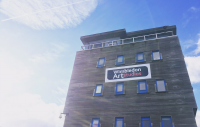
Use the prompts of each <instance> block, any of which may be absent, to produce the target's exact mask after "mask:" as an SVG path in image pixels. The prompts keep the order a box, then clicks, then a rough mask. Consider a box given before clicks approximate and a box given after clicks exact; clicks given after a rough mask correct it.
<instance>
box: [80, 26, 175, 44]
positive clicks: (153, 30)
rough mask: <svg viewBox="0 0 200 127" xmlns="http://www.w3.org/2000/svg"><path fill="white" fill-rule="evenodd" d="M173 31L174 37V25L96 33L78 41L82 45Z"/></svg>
mask: <svg viewBox="0 0 200 127" xmlns="http://www.w3.org/2000/svg"><path fill="white" fill-rule="evenodd" d="M167 31H173V34H174V35H176V25H173V26H163V27H157V28H151V29H145V30H139V31H133V32H126V30H125V29H119V30H114V31H108V32H103V33H97V34H92V35H86V36H82V37H81V38H80V39H81V41H82V43H83V44H84V45H86V44H88V43H89V42H92V41H98V40H104V39H109V38H115V37H120V39H124V38H130V37H136V36H142V35H149V34H155V33H161V32H167Z"/></svg>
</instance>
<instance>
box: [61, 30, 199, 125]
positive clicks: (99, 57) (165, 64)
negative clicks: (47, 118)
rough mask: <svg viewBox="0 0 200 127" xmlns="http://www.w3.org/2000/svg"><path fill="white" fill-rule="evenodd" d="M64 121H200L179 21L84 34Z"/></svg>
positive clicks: (73, 123) (178, 122)
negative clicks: (197, 119) (163, 24)
mask: <svg viewBox="0 0 200 127" xmlns="http://www.w3.org/2000/svg"><path fill="white" fill-rule="evenodd" d="M81 41H82V43H83V46H82V50H81V51H78V52H77V53H76V58H75V62H74V67H73V72H72V75H71V80H70V84H69V89H68V94H67V99H66V103H65V108H64V114H66V117H65V123H64V127H197V125H196V121H195V115H196V111H197V105H196V101H195V98H194V93H193V88H192V86H191V83H190V79H189V76H188V72H187V69H186V64H185V61H184V56H183V53H182V50H181V46H180V42H179V38H178V35H177V32H176V26H164V27H158V28H152V29H146V30H140V31H133V32H126V30H125V29H120V30H115V31H109V32H104V33H98V34H93V35H88V36H82V37H81Z"/></svg>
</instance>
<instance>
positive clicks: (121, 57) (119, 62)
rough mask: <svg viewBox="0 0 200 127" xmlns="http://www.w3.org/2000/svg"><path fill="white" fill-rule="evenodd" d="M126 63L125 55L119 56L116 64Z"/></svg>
mask: <svg viewBox="0 0 200 127" xmlns="http://www.w3.org/2000/svg"><path fill="white" fill-rule="evenodd" d="M120 64H124V56H117V61H116V65H120Z"/></svg>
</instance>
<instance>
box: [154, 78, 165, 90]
mask: <svg viewBox="0 0 200 127" xmlns="http://www.w3.org/2000/svg"><path fill="white" fill-rule="evenodd" d="M156 87H157V92H165V91H166V84H165V80H163V79H159V80H156Z"/></svg>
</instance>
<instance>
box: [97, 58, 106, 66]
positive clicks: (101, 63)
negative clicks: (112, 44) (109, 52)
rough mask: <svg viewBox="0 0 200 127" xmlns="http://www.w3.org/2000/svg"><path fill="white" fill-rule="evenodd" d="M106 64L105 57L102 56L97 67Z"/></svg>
mask: <svg viewBox="0 0 200 127" xmlns="http://www.w3.org/2000/svg"><path fill="white" fill-rule="evenodd" d="M104 65H105V58H100V59H99V61H98V64H97V67H103V66H104Z"/></svg>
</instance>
